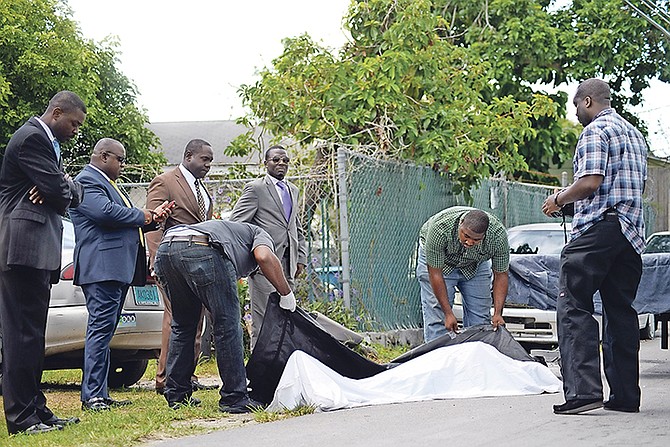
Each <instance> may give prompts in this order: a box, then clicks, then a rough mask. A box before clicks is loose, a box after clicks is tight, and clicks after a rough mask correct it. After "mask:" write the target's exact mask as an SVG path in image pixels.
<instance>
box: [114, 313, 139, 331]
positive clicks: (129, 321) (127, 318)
mask: <svg viewBox="0 0 670 447" xmlns="http://www.w3.org/2000/svg"><path fill="white" fill-rule="evenodd" d="M118 327H120V328H124V327H137V317H136V316H135V314H132V313H122V314H121V318H119V325H118Z"/></svg>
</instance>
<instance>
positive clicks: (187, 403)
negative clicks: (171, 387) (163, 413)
mask: <svg viewBox="0 0 670 447" xmlns="http://www.w3.org/2000/svg"><path fill="white" fill-rule="evenodd" d="M199 406H200V399H198V398H196V397H193V396H188V397H185V398H183V399H182V400H177V401H174V402H168V407H170V408H171V409H172V410H179V409H180V408H184V407H199Z"/></svg>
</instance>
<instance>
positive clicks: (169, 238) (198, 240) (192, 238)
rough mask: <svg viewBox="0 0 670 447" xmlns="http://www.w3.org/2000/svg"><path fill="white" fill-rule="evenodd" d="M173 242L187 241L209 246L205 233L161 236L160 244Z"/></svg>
mask: <svg viewBox="0 0 670 447" xmlns="http://www.w3.org/2000/svg"><path fill="white" fill-rule="evenodd" d="M173 242H189V243H191V244H195V245H207V246H209V236H207V235H204V234H203V235H197V236H196V235H191V236H167V237H165V238H163V240H162V241H161V244H166V243H167V244H171V243H173Z"/></svg>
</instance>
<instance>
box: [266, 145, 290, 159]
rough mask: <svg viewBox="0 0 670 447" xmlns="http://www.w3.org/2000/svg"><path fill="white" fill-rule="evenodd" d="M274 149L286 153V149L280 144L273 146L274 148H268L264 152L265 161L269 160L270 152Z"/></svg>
mask: <svg viewBox="0 0 670 447" xmlns="http://www.w3.org/2000/svg"><path fill="white" fill-rule="evenodd" d="M275 149H281V150H283V151H286V148H285V147H284V146H282V145H281V144H275V145H274V146H270V147H269V148H268V150H267V151H265V159H266V160H267V159H268V158H270V151H273V150H275Z"/></svg>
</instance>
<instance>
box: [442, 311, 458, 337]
mask: <svg viewBox="0 0 670 447" xmlns="http://www.w3.org/2000/svg"><path fill="white" fill-rule="evenodd" d="M444 327H446V328H447V330H448V331H452V332H454V333H458V320H456V316H455V315H454V314H453V313H450V314H445V315H444Z"/></svg>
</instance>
